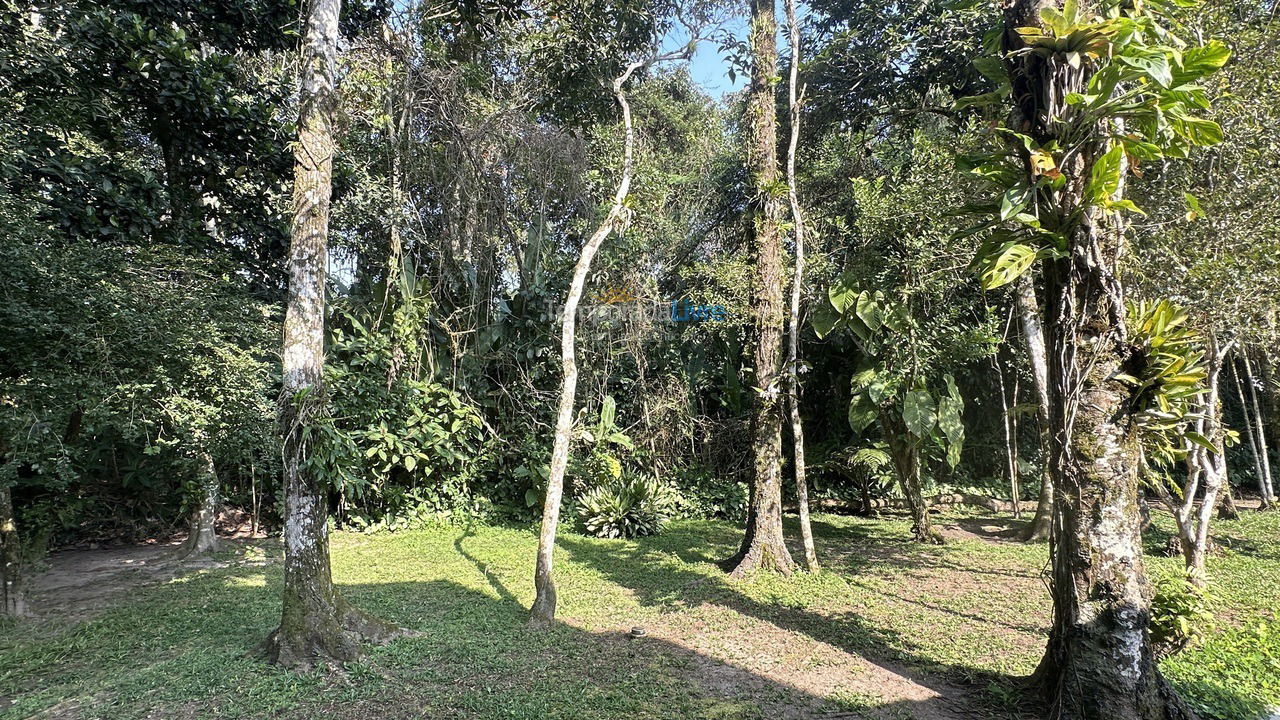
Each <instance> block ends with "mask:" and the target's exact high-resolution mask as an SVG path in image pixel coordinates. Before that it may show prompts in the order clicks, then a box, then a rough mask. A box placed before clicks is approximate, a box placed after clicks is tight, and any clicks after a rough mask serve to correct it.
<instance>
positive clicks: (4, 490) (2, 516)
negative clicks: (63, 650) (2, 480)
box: [0, 485, 29, 617]
mask: <svg viewBox="0 0 1280 720" xmlns="http://www.w3.org/2000/svg"><path fill="white" fill-rule="evenodd" d="M19 540H20V538H19V537H18V523H17V520H16V519H15V518H14V514H13V493H12V492H11V490H10V489H9V487H8V486H7V485H0V616H9V617H23V616H25V615H27V614H28V612H29V608H28V607H27V595H26V587H25V583H24V580H25V577H24V575H23V567H22V544H21V542H20V541H19Z"/></svg>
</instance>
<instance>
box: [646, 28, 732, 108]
mask: <svg viewBox="0 0 1280 720" xmlns="http://www.w3.org/2000/svg"><path fill="white" fill-rule="evenodd" d="M746 28H747V22H746V18H744V17H741V16H737V17H734V18H732V19H730V20H729V21H728V22H727V23H725V28H724V29H725V30H728V31H729V32H731V33H733V35H734V36H735V37H737V38H743V37H745V36H746ZM688 42H689V34H688V33H686V32H685V31H684V29H683V28H679V29H676V30H673V31H672V32H671V33H670V34H668V35H667V37H666V38H665V39H664V40H663V42H662V49H663V50H679V49H680V48H681V47H683V46H684V45H686V44H688ZM728 72H729V62H728V61H727V60H725V59H724V58H723V57H721V55H720V48H719V46H718V45H717V43H715V42H712V41H710V40H704V41H703V42H701V43H699V44H698V50H697V52H696V53H694V55H693V62H692V63H691V64H690V66H689V74H690V75H691V76H692V77H693V81H694V82H696V83H698V84H699V85H701V86H702V89H703V90H706V91H707V93H708V94H709V95H711V97H713V98H716V99H717V100H718V99H720V98H721V97H723V96H724V94H725V93H729V92H733V91H734V90H741V89H742V87H743V85H744V84H745V78H743V77H742V74H741V73H739V74H738V76H737V78H735V82H729V76H728Z"/></svg>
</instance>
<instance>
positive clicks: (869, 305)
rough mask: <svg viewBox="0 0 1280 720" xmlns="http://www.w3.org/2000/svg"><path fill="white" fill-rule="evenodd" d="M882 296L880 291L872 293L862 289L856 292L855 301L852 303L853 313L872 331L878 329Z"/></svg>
mask: <svg viewBox="0 0 1280 720" xmlns="http://www.w3.org/2000/svg"><path fill="white" fill-rule="evenodd" d="M883 297H884V296H883V295H881V294H880V293H876V294H875V295H872V294H871V293H869V292H867V291H865V290H863V291H862V292H861V293H859V294H858V300H857V302H856V303H854V313H855V314H856V315H857V316H858V319H859V320H861V321H862V322H863V324H865V325H866V326H867V329H868V330H870V331H872V332H875V331H876V330H879V329H880V324H881V318H880V305H881V303H880V300H882V299H883Z"/></svg>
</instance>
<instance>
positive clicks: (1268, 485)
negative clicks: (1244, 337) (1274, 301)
mask: <svg viewBox="0 0 1280 720" xmlns="http://www.w3.org/2000/svg"><path fill="white" fill-rule="evenodd" d="M1240 359H1241V360H1242V361H1243V362H1244V383H1245V386H1246V387H1248V388H1249V402H1250V404H1251V405H1252V407H1253V429H1254V433H1255V436H1256V437H1257V442H1258V444H1257V446H1256V447H1257V453H1258V455H1257V457H1258V464H1259V467H1260V468H1261V474H1260V475H1259V476H1258V489H1259V490H1260V491H1261V494H1262V505H1260V506H1259V507H1258V509H1259V510H1270V509H1272V508H1274V507H1275V504H1276V496H1275V491H1274V490H1273V487H1274V485H1273V484H1272V482H1271V453H1270V451H1269V450H1268V449H1267V424H1266V421H1265V420H1264V418H1263V412H1262V405H1261V404H1260V403H1259V402H1258V390H1257V388H1256V387H1255V386H1254V382H1253V364H1252V363H1250V362H1249V351H1248V349H1245V348H1241V351H1240Z"/></svg>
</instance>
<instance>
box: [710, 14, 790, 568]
mask: <svg viewBox="0 0 1280 720" xmlns="http://www.w3.org/2000/svg"><path fill="white" fill-rule="evenodd" d="M750 7H751V27H750V30H749V34H748V38H747V42H748V45H749V46H750V54H751V84H750V87H749V88H748V91H747V103H746V109H745V112H746V118H745V119H744V122H743V141H744V142H745V143H746V158H747V160H746V163H747V173H748V176H749V178H750V180H749V182H750V183H751V198H750V200H749V203H750V207H749V211H748V222H749V226H748V236H749V238H750V243H751V263H752V265H753V266H754V267H753V270H754V274H753V277H752V299H751V316H752V323H753V326H752V335H753V337H752V358H751V360H752V369H751V377H752V381H751V382H752V420H751V457H752V477H751V504H750V508H749V509H748V511H747V528H746V533H745V534H744V536H743V538H742V545H741V547H740V548H739V549H738V552H737V553H736V554H735V555H734V556H733V557H731V558H729V559H728V560H726V561H725V566H726V567H727V568H729V569H730V571H731V574H732V575H733V576H735V577H742V576H743V575H746V574H748V573H751V572H753V571H755V570H762V569H763V570H774V571H777V572H780V573H783V574H790V573H791V572H792V570H793V569H794V568H795V561H794V560H792V559H791V553H790V552H789V551H788V550H787V545H786V542H785V541H784V540H783V536H782V407H783V405H782V395H783V387H782V386H783V383H784V382H785V378H784V377H782V373H781V372H780V370H781V365H782V333H783V317H784V316H783V309H782V286H783V280H782V230H781V227H780V220H781V215H782V205H781V203H780V202H779V192H778V190H779V185H780V181H779V178H778V147H777V144H778V143H777V114H778V111H777V104H776V101H775V98H774V80H775V77H776V76H777V73H778V38H777V35H778V22H777V18H776V16H775V10H774V2H773V0H751V5H750Z"/></svg>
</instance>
